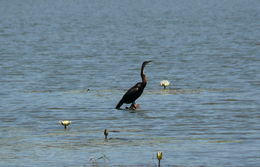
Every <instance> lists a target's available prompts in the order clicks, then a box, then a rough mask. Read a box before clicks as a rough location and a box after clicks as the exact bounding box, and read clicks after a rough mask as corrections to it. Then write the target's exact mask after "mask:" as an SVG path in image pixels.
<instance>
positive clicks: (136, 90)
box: [116, 61, 151, 109]
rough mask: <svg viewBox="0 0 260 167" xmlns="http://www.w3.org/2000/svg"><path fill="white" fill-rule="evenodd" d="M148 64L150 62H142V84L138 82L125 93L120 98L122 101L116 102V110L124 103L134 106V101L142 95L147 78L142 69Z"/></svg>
mask: <svg viewBox="0 0 260 167" xmlns="http://www.w3.org/2000/svg"><path fill="white" fill-rule="evenodd" d="M150 62H151V61H145V62H143V64H142V67H141V78H142V82H138V83H137V84H135V85H134V86H133V87H131V88H130V89H129V90H128V91H127V92H126V93H125V95H124V96H123V97H122V99H121V100H120V101H119V102H118V104H117V106H116V109H119V108H120V107H121V106H122V105H123V104H124V103H126V104H129V103H132V105H134V104H135V100H136V99H138V98H139V97H140V96H141V95H142V93H143V91H144V88H145V86H146V84H147V78H146V76H145V74H144V67H145V66H146V64H148V63H150Z"/></svg>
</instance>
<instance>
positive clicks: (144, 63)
mask: <svg viewBox="0 0 260 167" xmlns="http://www.w3.org/2000/svg"><path fill="white" fill-rule="evenodd" d="M150 62H152V60H149V61H144V62H143V65H142V66H143V67H144V66H146V65H147V64H148V63H150Z"/></svg>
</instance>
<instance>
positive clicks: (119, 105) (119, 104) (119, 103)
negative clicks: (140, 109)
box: [116, 100, 123, 109]
mask: <svg viewBox="0 0 260 167" xmlns="http://www.w3.org/2000/svg"><path fill="white" fill-rule="evenodd" d="M122 105H123V101H122V100H120V101H119V102H118V104H117V105H116V109H119V108H120V107H121V106H122Z"/></svg>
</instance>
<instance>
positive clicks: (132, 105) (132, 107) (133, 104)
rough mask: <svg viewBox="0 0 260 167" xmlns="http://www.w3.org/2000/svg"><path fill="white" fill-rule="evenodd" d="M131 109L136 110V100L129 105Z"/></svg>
mask: <svg viewBox="0 0 260 167" xmlns="http://www.w3.org/2000/svg"><path fill="white" fill-rule="evenodd" d="M129 108H130V109H131V110H135V109H136V106H135V101H134V102H133V103H132V104H131V106H130V107H129Z"/></svg>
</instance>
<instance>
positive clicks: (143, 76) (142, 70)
mask: <svg viewBox="0 0 260 167" xmlns="http://www.w3.org/2000/svg"><path fill="white" fill-rule="evenodd" d="M144 67H145V66H144V65H142V68H141V78H142V82H143V83H147V78H146V76H145V74H144Z"/></svg>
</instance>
